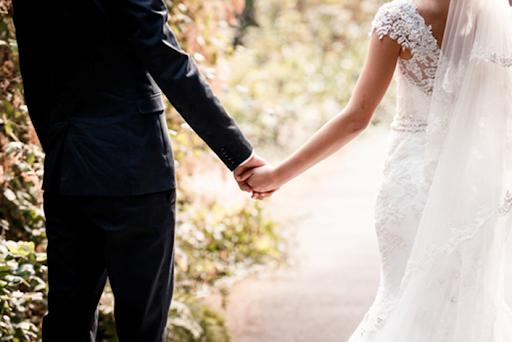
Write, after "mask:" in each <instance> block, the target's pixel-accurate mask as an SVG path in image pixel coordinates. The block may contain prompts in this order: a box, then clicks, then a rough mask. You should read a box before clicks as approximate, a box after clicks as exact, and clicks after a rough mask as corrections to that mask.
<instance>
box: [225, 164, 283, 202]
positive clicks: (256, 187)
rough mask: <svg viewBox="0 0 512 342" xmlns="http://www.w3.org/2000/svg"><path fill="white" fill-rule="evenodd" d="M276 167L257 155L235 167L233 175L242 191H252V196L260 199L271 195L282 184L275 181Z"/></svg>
mask: <svg viewBox="0 0 512 342" xmlns="http://www.w3.org/2000/svg"><path fill="white" fill-rule="evenodd" d="M275 170H276V168H275V167H272V166H270V164H269V163H268V162H267V161H265V160H264V159H263V158H261V157H259V156H258V155H254V156H253V157H252V158H251V159H249V161H247V162H246V163H245V164H243V165H240V166H239V167H237V168H236V169H235V170H234V172H233V176H234V177H235V179H236V181H237V183H238V186H239V187H240V189H241V190H242V191H245V192H252V196H251V197H252V198H253V199H256V200H262V199H265V198H268V197H270V196H272V194H273V193H274V192H276V191H277V190H279V188H280V187H281V185H282V184H279V182H277V177H276V172H275Z"/></svg>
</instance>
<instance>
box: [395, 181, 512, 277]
mask: <svg viewBox="0 0 512 342" xmlns="http://www.w3.org/2000/svg"><path fill="white" fill-rule="evenodd" d="M511 209H512V194H511V193H510V191H507V193H506V194H505V198H504V201H503V204H501V205H499V206H498V207H497V208H495V209H494V210H492V209H490V208H486V207H482V208H480V210H479V211H478V213H477V214H476V217H475V219H474V220H473V222H472V223H471V224H470V225H468V226H466V227H464V228H462V229H455V228H452V229H451V231H452V233H453V236H452V238H451V239H450V241H448V242H446V243H445V244H444V245H438V246H431V247H430V248H429V249H428V250H427V253H425V254H424V255H423V257H421V258H419V259H415V260H409V262H408V263H407V269H406V272H405V275H404V278H403V279H404V281H403V284H404V285H406V284H407V282H408V279H409V278H410V276H411V274H412V273H413V272H415V271H417V270H420V269H422V268H423V267H425V266H427V265H428V264H430V263H431V262H432V261H433V260H434V259H435V258H436V257H438V256H440V255H450V254H451V253H453V251H454V250H455V249H456V248H457V246H458V245H459V244H460V243H462V242H464V241H466V240H469V239H471V238H473V237H474V236H475V235H476V233H477V232H478V230H479V228H480V227H481V226H482V225H483V224H484V223H485V222H487V221H488V220H489V219H491V218H493V217H498V216H504V215H506V214H507V213H509V212H510V210H511Z"/></svg>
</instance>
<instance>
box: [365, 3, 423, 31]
mask: <svg viewBox="0 0 512 342" xmlns="http://www.w3.org/2000/svg"><path fill="white" fill-rule="evenodd" d="M417 16H418V11H417V8H416V5H415V4H414V3H413V2H412V1H411V0H394V1H391V2H388V3H386V4H384V5H382V6H381V7H380V9H379V11H378V12H377V14H376V15H375V19H374V20H373V22H372V29H371V31H370V34H372V33H373V32H374V31H375V32H377V34H378V35H379V38H382V37H383V36H386V35H388V36H390V37H391V38H393V39H397V38H399V36H403V35H407V34H408V33H409V32H410V30H411V28H413V26H414V25H415V24H416V20H417Z"/></svg>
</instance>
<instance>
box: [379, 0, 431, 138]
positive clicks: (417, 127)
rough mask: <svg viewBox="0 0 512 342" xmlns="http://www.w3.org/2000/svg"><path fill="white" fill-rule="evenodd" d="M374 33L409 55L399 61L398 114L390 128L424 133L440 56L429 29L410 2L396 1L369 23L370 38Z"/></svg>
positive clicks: (397, 77)
mask: <svg viewBox="0 0 512 342" xmlns="http://www.w3.org/2000/svg"><path fill="white" fill-rule="evenodd" d="M373 33H376V34H377V35H378V37H379V38H380V39H382V38H383V37H384V36H388V37H390V38H391V39H393V40H395V41H397V42H398V43H399V44H400V45H401V46H402V48H403V49H404V50H408V51H410V52H411V58H410V59H404V58H401V57H399V58H398V67H397V72H396V73H395V79H396V81H397V85H398V98H397V113H396V116H395V118H394V120H393V123H392V125H391V128H392V129H393V130H397V131H404V132H411V133H416V132H419V133H425V132H426V128H427V117H428V111H429V108H430V99H431V95H432V90H433V87H434V82H435V76H436V71H437V66H438V63H439V57H440V54H441V50H440V48H439V46H438V43H437V40H436V38H435V37H434V36H433V35H432V27H431V26H429V25H427V24H426V23H425V20H424V19H423V17H422V16H421V15H420V14H419V13H418V8H417V7H416V5H415V4H414V2H413V1H412V0H395V1H393V2H390V3H387V4H384V5H383V6H382V7H381V8H380V10H379V12H378V13H377V15H376V16H375V19H374V21H373V23H372V29H371V32H370V34H373Z"/></svg>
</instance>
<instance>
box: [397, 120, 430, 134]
mask: <svg viewBox="0 0 512 342" xmlns="http://www.w3.org/2000/svg"><path fill="white" fill-rule="evenodd" d="M391 129H393V130H395V131H399V132H409V133H418V132H423V133H424V132H426V131H427V123H426V122H424V121H423V120H421V119H418V118H415V117H413V116H410V117H406V118H403V119H402V120H400V121H398V120H395V121H394V122H393V124H391Z"/></svg>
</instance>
